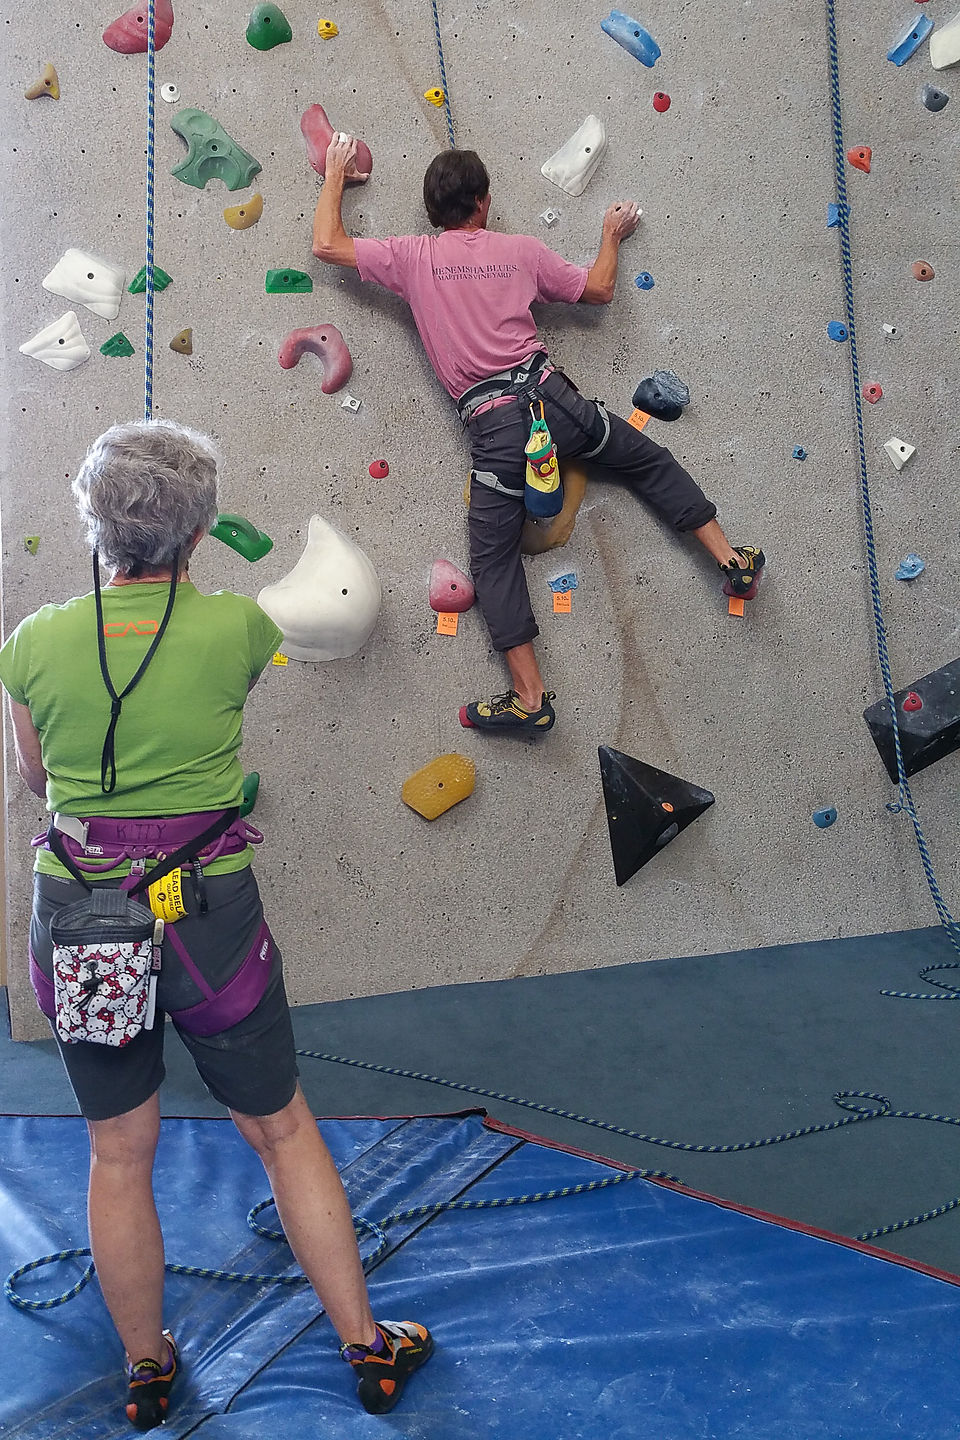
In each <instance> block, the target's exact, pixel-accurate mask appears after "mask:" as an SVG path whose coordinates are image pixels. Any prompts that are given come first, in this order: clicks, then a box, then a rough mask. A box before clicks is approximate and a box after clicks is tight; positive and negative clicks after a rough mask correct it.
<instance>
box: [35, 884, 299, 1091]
mask: <svg viewBox="0 0 960 1440" xmlns="http://www.w3.org/2000/svg"><path fill="white" fill-rule="evenodd" d="M183 878H184V896H185V900H186V903H187V908H188V912H189V913H188V914H187V915H185V916H184V917H183V918H182V919H181V920H178V921H177V922H176V923H177V934H178V936H179V938H180V939H181V940H182V941H183V944H184V947H185V948H186V950H187V953H188V955H189V956H190V958H191V959H192V960H193V962H194V964H195V965H196V967H197V969H198V970H199V971H200V973H201V975H202V976H203V977H204V979H205V980H206V981H207V983H208V984H209V985H210V986H211V987H212V988H213V989H214V990H218V989H220V988H221V987H222V986H223V985H225V984H226V983H227V981H228V980H230V979H231V977H232V976H233V975H234V974H235V973H236V972H237V970H238V969H239V968H240V966H241V964H242V963H243V961H244V959H245V958H246V956H247V953H248V952H249V950H250V947H251V945H252V944H253V942H254V938H255V937H256V935H257V932H258V930H259V928H260V925H261V922H262V920H263V906H262V905H261V902H260V891H259V889H258V888H257V882H256V879H255V878H254V874H253V871H252V870H251V869H250V868H247V869H246V870H240V871H238V872H237V873H236V874H233V875H211V876H207V877H206V879H205V881H204V883H205V885H206V891H207V903H208V910H207V913H206V914H205V915H201V914H200V913H198V911H197V906H196V904H195V901H194V899H193V896H192V887H191V884H190V880H189V879H188V877H187V875H186V874H185V875H184V877H183ZM85 893H86V892H85V891H84V890H83V888H82V887H81V886H80V885H79V884H78V883H77V882H76V881H75V880H68V879H66V878H65V877H64V878H60V877H59V876H56V875H35V876H34V891H33V917H32V919H31V922H30V950H31V953H32V955H33V958H34V960H35V961H36V963H37V965H38V966H39V967H40V969H41V970H42V971H43V973H44V975H46V976H47V978H48V979H50V978H52V975H53V946H52V943H51V940H50V928H49V927H50V919H51V916H52V915H53V914H54V913H55V912H56V911H57V910H59V909H60V907H61V906H63V905H69V904H70V903H71V901H74V900H81V899H82V898H83V896H84V894H85ZM194 912H196V913H194ZM274 952H275V953H274V961H273V968H272V971H271V974H270V978H269V981H268V983H267V988H266V990H265V991H264V994H263V998H262V999H261V1001H260V1003H259V1004H258V1005H257V1006H256V1008H255V1009H254V1010H253V1011H251V1013H250V1014H249V1015H248V1016H247V1017H246V1019H245V1020H241V1021H240V1022H239V1023H238V1024H236V1025H232V1026H231V1027H230V1028H229V1029H228V1030H222V1031H221V1032H220V1034H218V1035H207V1036H199V1035H192V1034H190V1033H189V1032H188V1031H187V1030H184V1029H183V1028H182V1027H181V1026H179V1025H177V1026H176V1029H177V1033H178V1034H179V1036H180V1038H181V1040H182V1041H183V1043H184V1045H186V1047H187V1049H188V1050H189V1051H190V1054H191V1055H192V1056H193V1061H194V1064H195V1065H196V1067H197V1070H198V1072H199V1074H200V1078H201V1080H202V1081H203V1083H204V1084H205V1085H206V1087H207V1089H208V1090H209V1091H210V1094H211V1095H212V1096H213V1098H214V1099H215V1100H218V1101H219V1102H220V1104H221V1105H225V1106H226V1107H227V1108H228V1109H230V1110H237V1111H239V1112H241V1113H242V1114H244V1115H273V1114H275V1113H276V1112H277V1111H278V1110H282V1109H283V1108H284V1106H285V1105H287V1104H289V1102H290V1101H291V1100H292V1099H293V1094H294V1091H295V1089H296V1084H297V1063H296V1056H295V1054H294V1040H293V1027H292V1025H291V1023H290V1011H289V1008H288V1006H287V997H286V993H285V991H284V987H283V968H282V964H281V959H280V952H279V950H278V949H277V948H276V946H274ZM200 999H202V996H201V994H200V991H199V990H198V989H197V987H196V985H195V983H194V982H193V980H191V978H190V976H189V975H188V974H187V973H186V971H185V970H184V968H183V966H182V964H181V963H180V961H179V960H178V958H177V954H176V951H175V950H173V949H172V947H171V946H170V945H169V944H165V945H164V947H163V968H162V970H161V973H160V984H159V987H158V992H157V1017H156V1020H155V1022H154V1025H153V1028H152V1029H151V1030H141V1032H140V1034H139V1035H137V1036H136V1038H135V1039H133V1040H131V1041H130V1043H129V1045H124V1046H122V1047H121V1048H119V1049H114V1048H113V1047H112V1046H107V1045H92V1044H90V1043H88V1042H86V1041H79V1042H76V1043H73V1044H67V1043H65V1042H64V1041H61V1040H60V1038H59V1037H58V1036H57V1034H56V1030H55V1029H54V1038H55V1039H56V1040H57V1044H58V1046H59V1047H60V1055H61V1058H62V1060H63V1064H64V1068H65V1069H66V1072H67V1077H68V1079H69V1081H70V1084H71V1085H72V1086H73V1092H74V1094H75V1095H76V1097H77V1104H78V1105H79V1106H80V1111H81V1114H82V1115H84V1116H85V1118H86V1119H87V1120H111V1119H113V1118H114V1117H115V1116H117V1115H125V1114H126V1113H127V1112H128V1111H130V1110H135V1109H136V1108H137V1106H138V1105H142V1104H143V1103H144V1101H145V1100H149V1099H150V1097H151V1095H154V1094H155V1093H156V1091H157V1090H158V1089H159V1087H160V1083H161V1081H162V1080H163V1077H164V1075H165V1074H166V1071H165V1070H164V1065H163V1033H164V1018H165V1012H166V1011H168V1010H173V1011H179V1010H184V1009H187V1008H188V1007H189V1006H191V1005H195V1004H196V1003H197V1002H198V1001H199V1000H200ZM171 1023H172V1024H175V1022H173V1021H171ZM51 1028H53V1027H51Z"/></svg>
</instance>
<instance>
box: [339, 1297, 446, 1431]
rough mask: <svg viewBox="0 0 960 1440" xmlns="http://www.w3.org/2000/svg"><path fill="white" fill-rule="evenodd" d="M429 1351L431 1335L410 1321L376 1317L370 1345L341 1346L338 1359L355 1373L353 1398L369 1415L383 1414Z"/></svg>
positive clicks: (392, 1405) (425, 1361)
mask: <svg viewBox="0 0 960 1440" xmlns="http://www.w3.org/2000/svg"><path fill="white" fill-rule="evenodd" d="M432 1354H433V1336H432V1335H431V1334H430V1331H429V1330H428V1329H427V1327H426V1326H425V1325H418V1324H417V1323H416V1322H415V1321H414V1320H378V1321H377V1340H376V1344H374V1345H341V1346H340V1358H341V1359H342V1360H348V1361H349V1362H350V1364H351V1365H352V1366H353V1368H354V1370H355V1371H356V1372H357V1397H358V1399H359V1401H360V1404H361V1405H362V1406H363V1408H364V1410H366V1411H367V1412H368V1413H369V1414H370V1415H386V1413H387V1411H388V1410H392V1409H393V1407H394V1405H396V1403H397V1401H398V1400H399V1399H400V1396H401V1395H402V1394H403V1387H404V1385H405V1384H406V1383H407V1379H408V1377H409V1376H410V1375H412V1374H413V1372H414V1370H419V1369H420V1366H421V1365H425V1364H426V1363H427V1361H428V1360H429V1359H430V1356H431V1355H432Z"/></svg>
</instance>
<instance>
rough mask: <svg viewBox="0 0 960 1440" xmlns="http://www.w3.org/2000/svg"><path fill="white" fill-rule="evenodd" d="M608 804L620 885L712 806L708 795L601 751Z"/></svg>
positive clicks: (673, 777) (606, 749)
mask: <svg viewBox="0 0 960 1440" xmlns="http://www.w3.org/2000/svg"><path fill="white" fill-rule="evenodd" d="M599 753H600V778H601V780H602V781H603V803H604V805H605V806H606V808H607V824H608V826H609V827H610V848H611V850H612V851H613V868H614V872H615V873H616V877H617V884H618V885H625V884H626V882H627V881H628V880H629V879H630V877H631V875H635V874H636V873H637V871H638V870H639V869H640V867H641V866H642V865H646V863H647V861H648V860H652V859H653V857H654V855H656V854H657V852H658V851H659V850H662V849H663V847H664V846H665V845H669V843H670V841H671V840H674V839H676V837H677V836H678V835H679V834H680V831H681V830H685V829H686V828H687V826H688V825H692V824H693V822H694V820H696V819H697V818H698V816H700V815H702V814H703V812H704V810H707V809H709V807H710V806H711V805H712V804H713V798H714V797H713V796H712V795H711V794H710V791H709V790H701V789H700V787H699V785H691V784H690V782H689V781H688V780H681V779H679V778H678V777H677V776H676V775H668V774H667V772H666V771H665V770H657V769H656V768H655V767H654V766H653V765H645V764H644V762H643V761H642V760H634V759H633V758H632V756H630V755H624V754H622V753H621V751H619V750H611V749H610V747H609V746H608V745H601V746H600V752H599Z"/></svg>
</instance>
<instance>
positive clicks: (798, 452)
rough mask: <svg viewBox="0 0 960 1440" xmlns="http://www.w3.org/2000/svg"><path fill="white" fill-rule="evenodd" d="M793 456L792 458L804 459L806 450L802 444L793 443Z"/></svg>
mask: <svg viewBox="0 0 960 1440" xmlns="http://www.w3.org/2000/svg"><path fill="white" fill-rule="evenodd" d="M793 458H794V460H806V458H807V452H806V450H804V448H803V446H802V445H794V447H793Z"/></svg>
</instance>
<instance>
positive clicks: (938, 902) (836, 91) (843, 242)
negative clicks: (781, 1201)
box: [826, 0, 960, 1000]
mask: <svg viewBox="0 0 960 1440" xmlns="http://www.w3.org/2000/svg"><path fill="white" fill-rule="evenodd" d="M826 7H827V47H828V51H829V61H830V100H831V110H832V120H833V150H834V169H835V172H836V187H837V217H838V222H839V223H838V225H837V230H838V233H839V236H840V264H841V267H842V270H843V292H844V303H845V306H846V317H847V331H848V333H849V337H850V368H851V374H852V379H853V403H854V408H855V413H856V422H857V449H858V455H859V461H860V495H861V502H862V511H863V529H864V536H865V539H866V549H867V570H868V574H869V578H870V598H871V601H872V605H873V623H874V631H875V633H876V642H877V656H878V659H879V662H880V673H881V675H882V677H883V688H884V691H885V694H886V697H887V704H888V705H889V707H890V716H891V720H892V723H893V747H894V752H895V754H896V759H897V780H898V789H899V798H898V800H896V801H894V802H892V803H891V804H890V805H888V807H887V808H888V809H889V810H891V811H893V812H894V813H899V812H901V811H903V812H906V814H907V815H909V817H910V821H911V824H912V825H913V833H914V836H915V838H916V842H917V849H918V851H919V852H920V861H921V864H922V865H923V873H924V875H925V876H926V880H927V886H928V888H929V890H930V895H931V897H932V899H933V903H934V906H935V908H936V911H937V915H938V917H939V919H940V923H941V925H943V926H944V928H945V929H946V932H947V935H948V937H949V939H950V942H951V944H952V945H953V948H954V949H955V950H956V952H957V954H958V955H960V926H958V925H957V922H956V920H955V919H954V918H953V916H952V915H951V913H950V910H949V909H948V907H947V903H946V901H945V900H944V898H943V895H942V893H941V891H940V886H939V884H938V882H937V877H936V874H935V872H934V868H933V861H932V860H931V858H930V851H929V848H928V846H927V840H926V836H925V835H924V833H923V826H922V825H921V823H920V817H919V815H918V814H917V809H916V805H915V804H914V799H913V795H912V794H911V791H910V784H909V781H908V780H907V775H906V770H905V767H904V763H903V752H902V750H901V746H900V726H899V721H898V717H897V706H896V703H895V701H894V691H893V680H892V678H891V674H890V655H889V651H888V648H887V627H886V622H885V621H884V618H883V605H882V602H881V599H880V575H879V568H878V565H877V550H876V544H875V541H874V528H873V505H872V503H871V499H870V481H869V478H868V474H867V450H866V442H865V439H864V430H863V400H862V398H861V393H860V362H859V357H858V353H857V328H856V323H855V318H854V303H853V262H852V258H851V248H850V205H849V202H848V200H847V176H846V154H845V151H844V145H843V116H842V111H841V106H840V58H839V49H838V46H837V17H836V8H835V0H826ZM957 969H960V961H954V962H948V963H945V964H942V965H935V966H930V967H928V969H927V970H926V971H924V972H922V975H923V978H924V979H926V978H927V976H928V975H929V974H930V973H931V971H933V970H957ZM929 983H930V984H932V985H938V986H940V987H941V988H942V990H943V992H944V993H942V994H940V995H922V994H919V993H916V992H914V991H908V990H881V992H880V993H881V994H882V995H890V996H893V997H894V998H896V999H899V1000H956V999H960V986H955V985H948V984H947V982H946V981H943V980H930V982H929Z"/></svg>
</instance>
